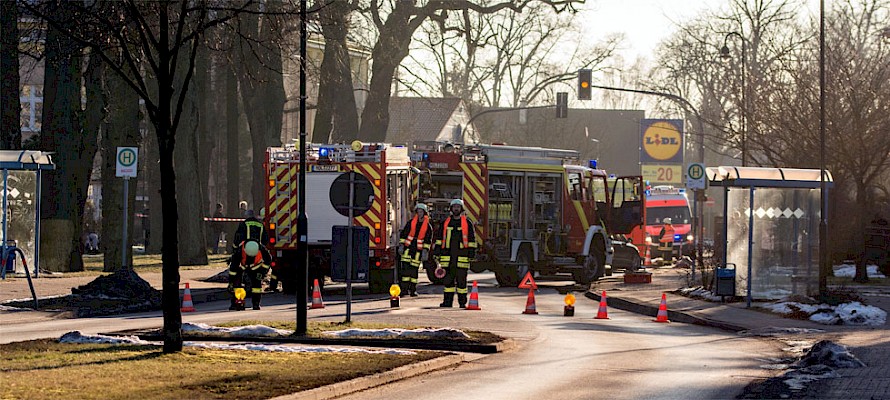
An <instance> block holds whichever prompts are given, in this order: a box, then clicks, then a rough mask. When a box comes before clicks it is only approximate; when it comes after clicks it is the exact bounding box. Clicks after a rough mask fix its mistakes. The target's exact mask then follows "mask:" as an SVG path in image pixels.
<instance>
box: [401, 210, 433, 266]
mask: <svg viewBox="0 0 890 400" xmlns="http://www.w3.org/2000/svg"><path fill="white" fill-rule="evenodd" d="M399 244H401V245H403V246H405V252H404V253H402V261H406V262H412V263H413V262H415V261H416V263H417V265H420V254H421V252H422V251H423V250H429V249H430V248H431V247H432V245H433V226H432V224H431V223H430V217H429V216H428V215H424V216H423V218H417V214H414V218H411V220H410V221H408V223H407V224H405V227H404V228H402V232H401V234H400V235H399Z"/></svg>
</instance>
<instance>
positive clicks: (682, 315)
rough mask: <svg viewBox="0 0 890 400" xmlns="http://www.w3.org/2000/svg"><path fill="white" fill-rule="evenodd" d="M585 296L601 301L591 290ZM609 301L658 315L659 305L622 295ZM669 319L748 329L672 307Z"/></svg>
mask: <svg viewBox="0 0 890 400" xmlns="http://www.w3.org/2000/svg"><path fill="white" fill-rule="evenodd" d="M584 296H585V297H587V298H589V299H592V300H594V301H600V295H598V294H596V293H593V292H590V291H588V292H586V293H584ZM608 301H609V306H610V307H614V308H617V309H619V310H624V311H628V312H632V313H635V314H640V315H648V316H651V317H653V318H654V317H655V316H656V315H658V306H653V305H649V304H644V303H640V302H634V301H630V300H627V299H622V298H620V297H615V296H609V300H608ZM668 319H670V320H671V321H673V322H682V323H685V324H695V325H702V326H708V327H711V328H717V329H722V330H726V331H731V332H739V331H743V330H746V329H747V328H745V327H742V326H739V325H734V324H731V323H728V322H723V321H715V320H712V319H709V318H702V317H699V316H697V315H694V314H692V313H687V312H682V311H674V310H670V309H668Z"/></svg>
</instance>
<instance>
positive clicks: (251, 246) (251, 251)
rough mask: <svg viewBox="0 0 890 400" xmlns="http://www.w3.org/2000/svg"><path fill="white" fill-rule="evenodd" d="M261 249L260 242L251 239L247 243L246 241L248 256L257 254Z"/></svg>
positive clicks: (245, 249)
mask: <svg viewBox="0 0 890 400" xmlns="http://www.w3.org/2000/svg"><path fill="white" fill-rule="evenodd" d="M259 251H260V244H259V243H257V242H255V241H253V240H250V241H248V242H247V243H244V254H247V256H248V257H254V256H256V253H258V252H259Z"/></svg>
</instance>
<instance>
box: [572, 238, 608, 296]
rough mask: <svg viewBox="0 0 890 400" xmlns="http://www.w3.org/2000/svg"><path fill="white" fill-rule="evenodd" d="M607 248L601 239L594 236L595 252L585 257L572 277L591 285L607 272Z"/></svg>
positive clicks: (578, 281) (581, 283)
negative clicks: (605, 248) (604, 247)
mask: <svg viewBox="0 0 890 400" xmlns="http://www.w3.org/2000/svg"><path fill="white" fill-rule="evenodd" d="M605 258H606V257H605V250H604V249H603V244H602V242H601V241H600V240H597V239H596V237H594V243H593V252H592V253H591V254H589V255H588V256H587V257H586V258H584V264H583V265H582V266H581V268H580V269H579V270H577V271H576V272H575V273H574V274H572V277H573V278H574V279H575V282H577V283H578V284H580V285H590V282H593V281H595V280H597V279H599V278H601V277H602V276H603V275H605V273H606V265H605Z"/></svg>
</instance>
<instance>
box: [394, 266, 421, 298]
mask: <svg viewBox="0 0 890 400" xmlns="http://www.w3.org/2000/svg"><path fill="white" fill-rule="evenodd" d="M417 269H418V265H417V264H415V263H414V262H412V261H404V260H403V261H399V276H401V277H402V280H401V282H399V288H400V289H401V290H402V293H404V294H406V295H411V296H416V295H417V277H418V275H417Z"/></svg>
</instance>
